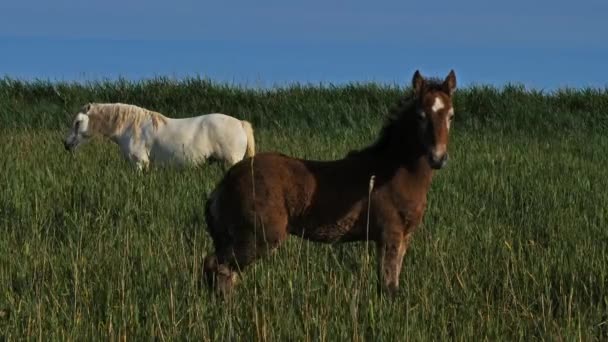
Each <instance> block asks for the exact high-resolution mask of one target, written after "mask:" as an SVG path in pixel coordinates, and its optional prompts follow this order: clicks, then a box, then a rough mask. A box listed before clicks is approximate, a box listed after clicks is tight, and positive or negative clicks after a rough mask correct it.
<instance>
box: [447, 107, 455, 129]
mask: <svg viewBox="0 0 608 342" xmlns="http://www.w3.org/2000/svg"><path fill="white" fill-rule="evenodd" d="M452 116H454V108H450V110H448V116H446V117H445V122H446V125H447V126H448V131H449V130H450V124H451V123H452V121H451V120H450V117H452Z"/></svg>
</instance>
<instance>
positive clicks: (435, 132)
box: [412, 70, 456, 169]
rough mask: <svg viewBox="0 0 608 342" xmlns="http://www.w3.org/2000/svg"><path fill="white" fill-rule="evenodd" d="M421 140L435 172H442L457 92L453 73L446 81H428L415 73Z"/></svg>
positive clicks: (416, 102) (446, 157)
mask: <svg viewBox="0 0 608 342" xmlns="http://www.w3.org/2000/svg"><path fill="white" fill-rule="evenodd" d="M412 88H413V89H414V98H415V107H416V111H415V116H416V119H415V121H416V127H417V131H418V138H419V139H420V141H421V142H422V148H423V150H424V153H425V154H426V155H427V157H428V161H429V164H430V166H431V167H432V168H434V169H441V168H442V167H443V166H444V165H445V164H446V162H447V160H448V150H447V148H448V136H449V131H450V123H451V121H452V118H453V117H454V107H453V106H452V95H453V94H454V91H455V90H456V74H455V73H454V70H452V71H450V73H449V74H448V76H447V77H446V78H445V80H443V81H436V80H427V79H425V78H424V77H422V75H421V74H420V72H419V71H417V70H416V73H414V77H413V78H412Z"/></svg>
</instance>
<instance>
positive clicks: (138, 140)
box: [64, 103, 255, 170]
mask: <svg viewBox="0 0 608 342" xmlns="http://www.w3.org/2000/svg"><path fill="white" fill-rule="evenodd" d="M95 135H101V136H105V137H108V138H110V139H111V140H112V141H114V142H115V143H117V144H118V146H120V150H121V151H122V154H123V155H124V157H125V158H127V159H128V160H130V161H131V162H132V163H133V164H135V166H136V167H137V169H138V170H143V169H147V168H148V166H149V163H150V162H152V163H154V164H157V163H158V164H174V165H180V166H185V165H197V164H200V163H202V162H204V161H205V160H206V159H208V158H214V159H218V160H223V161H225V162H227V163H228V164H229V165H233V164H236V163H237V162H238V161H240V160H241V159H243V158H244V157H251V156H253V155H254V154H255V142H254V138H253V128H252V127H251V124H250V123H249V122H247V121H244V120H238V119H236V118H233V117H231V116H228V115H225V114H219V113H216V114H207V115H201V116H197V117H191V118H185V119H172V118H168V117H166V116H164V115H162V114H160V113H157V112H153V111H150V110H147V109H145V108H141V107H137V106H134V105H128V104H122V103H89V104H87V105H85V106H84V107H83V108H82V109H81V110H80V111H79V112H78V113H77V114H76V116H75V118H74V122H73V125H72V129H71V131H70V133H69V135H68V136H67V137H66V139H65V142H64V145H65V148H66V149H67V150H69V151H72V150H74V149H75V148H76V147H77V146H78V145H80V144H82V143H83V142H86V141H87V140H89V138H91V137H92V136H95Z"/></svg>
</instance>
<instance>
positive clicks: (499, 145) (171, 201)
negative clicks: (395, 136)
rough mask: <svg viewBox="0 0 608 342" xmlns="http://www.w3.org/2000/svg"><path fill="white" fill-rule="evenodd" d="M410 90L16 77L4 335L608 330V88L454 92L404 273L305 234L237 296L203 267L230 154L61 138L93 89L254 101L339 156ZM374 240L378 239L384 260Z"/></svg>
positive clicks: (8, 114) (3, 203) (278, 131)
mask: <svg viewBox="0 0 608 342" xmlns="http://www.w3.org/2000/svg"><path fill="white" fill-rule="evenodd" d="M403 91H405V90H404V89H400V88H397V87H385V86H378V85H374V84H364V85H357V84H353V85H348V86H340V87H332V86H308V85H306V86H299V85H295V86H291V87H288V88H277V89H271V90H252V89H241V88H237V87H232V86H226V85H220V84H214V83H212V82H209V81H207V80H201V79H187V80H180V81H174V80H170V79H156V80H150V81H144V82H136V83H133V82H127V81H118V82H101V83H91V84H84V85H83V84H63V83H48V82H33V83H24V82H19V81H14V80H9V79H4V80H3V81H1V82H0V189H1V190H0V285H2V287H1V289H2V291H1V292H0V336H1V337H2V338H5V339H9V340H12V339H21V338H35V339H44V340H49V339H61V340H65V339H73V340H90V339H99V338H100V337H101V338H108V337H109V338H112V339H116V338H123V337H127V338H130V339H149V338H150V337H151V336H154V337H155V338H157V339H161V340H162V339H181V338H191V339H203V340H227V339H232V340H235V339H238V340H242V339H247V340H249V339H262V340H266V339H268V340H280V339H289V340H295V339H298V340H300V339H306V340H318V339H321V340H346V339H354V340H362V339H367V340H431V339H432V340H445V339H458V340H477V339H481V338H487V339H491V340H530V339H549V340H574V339H582V340H594V339H597V340H605V339H606V338H608V293H607V290H606V289H607V288H608V252H607V251H606V245H607V244H608V230H606V227H607V224H608V211H607V209H606V208H607V204H608V191H606V189H608V180H607V177H606V165H608V157H607V155H606V151H608V137H607V135H606V132H607V130H608V125H607V122H608V121H607V120H606V111H605V108H608V107H607V106H606V105H607V104H608V92H607V91H605V90H593V89H588V90H563V91H559V92H555V93H542V92H539V91H529V90H525V89H522V88H521V87H517V86H508V87H504V88H501V89H496V88H491V87H475V88H467V89H462V90H460V91H459V92H458V93H457V97H456V100H455V101H456V112H457V114H456V115H457V118H456V121H455V123H454V125H453V135H452V138H451V143H450V154H451V156H450V162H449V165H448V166H447V168H446V169H445V170H442V171H439V172H437V174H436V177H435V180H434V183H433V186H432V189H431V193H430V194H429V208H428V211H427V213H426V216H425V220H424V224H423V225H422V226H421V227H420V229H419V231H417V232H416V234H415V235H414V240H413V242H412V245H411V248H410V250H409V252H408V254H407V255H406V258H405V261H404V267H403V272H402V275H401V289H400V290H399V293H398V296H397V298H396V299H395V300H393V301H390V300H387V299H386V298H384V297H382V296H379V295H378V294H377V293H376V288H375V287H376V281H377V279H376V275H375V259H374V257H375V255H374V253H375V252H374V251H373V250H370V251H366V249H365V244H348V245H337V246H328V245H320V244H315V243H309V242H306V241H302V240H299V239H297V238H292V239H290V240H289V241H288V242H287V243H286V244H285V245H284V246H283V247H282V248H281V249H280V250H279V252H278V253H277V254H275V255H273V256H272V257H270V258H268V259H265V260H264V261H262V262H259V263H257V264H256V265H255V266H254V267H252V268H251V269H249V270H248V271H247V272H246V273H245V275H244V279H243V282H242V283H241V284H239V287H238V290H237V293H236V294H235V296H234V297H233V298H232V299H231V300H229V301H226V302H224V301H221V300H218V299H217V298H215V297H214V296H211V295H210V294H209V293H208V292H207V291H206V289H205V288H204V287H201V286H200V278H201V259H202V256H203V255H204V254H206V253H207V252H208V251H210V250H211V248H212V246H211V243H210V239H209V237H208V236H207V234H206V232H205V221H204V218H203V206H204V203H205V201H206V199H207V196H208V194H209V193H210V191H211V190H212V189H213V187H214V186H215V184H216V183H217V182H218V181H219V179H220V178H221V176H222V174H223V172H224V171H225V168H224V167H223V166H222V165H218V164H211V165H204V166H202V167H200V168H193V169H187V170H174V169H152V170H151V171H150V172H148V173H145V174H138V173H137V172H135V171H134V170H133V169H132V168H131V167H130V166H129V164H128V163H127V162H126V161H124V160H122V159H121V157H120V155H119V153H118V149H117V147H116V146H114V145H112V144H111V143H109V142H107V141H103V140H101V139H96V140H94V141H92V142H91V143H90V144H88V145H86V146H84V147H83V148H82V149H81V150H80V151H78V153H77V154H76V155H75V156H71V155H69V154H68V153H65V151H63V146H62V141H61V140H62V138H63V136H64V134H65V133H66V130H67V125H68V124H69V121H70V119H71V116H72V115H73V113H74V112H75V111H76V110H77V109H78V108H79V107H80V106H81V105H82V104H84V103H86V102H89V101H96V102H105V101H108V102H115V101H119V102H127V103H135V104H138V105H142V106H145V107H147V108H150V109H155V110H158V111H161V112H163V113H165V114H167V115H169V116H188V115H194V114H203V113H207V112H215V111H219V112H226V113H229V114H232V115H235V116H237V117H240V118H246V119H249V120H251V121H252V122H253V123H254V125H255V129H256V139H257V143H258V150H259V151H266V150H275V151H281V152H283V153H287V154H290V155H294V156H298V157H306V158H314V159H335V158H340V157H342V156H343V155H345V154H346V153H347V152H348V151H349V150H351V149H355V148H360V147H362V146H364V145H366V144H368V143H370V142H371V141H373V139H374V137H375V135H376V133H377V131H378V129H379V128H380V127H381V125H382V123H383V120H384V114H386V112H387V110H388V109H389V108H390V107H391V105H392V104H393V103H394V101H395V100H396V99H397V98H398V96H399V95H400V94H401V93H402V92H403ZM367 253H369V260H370V261H369V262H368V257H367Z"/></svg>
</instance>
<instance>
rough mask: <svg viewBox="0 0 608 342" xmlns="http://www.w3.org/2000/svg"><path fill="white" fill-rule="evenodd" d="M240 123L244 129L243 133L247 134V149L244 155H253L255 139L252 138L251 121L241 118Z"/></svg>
mask: <svg viewBox="0 0 608 342" xmlns="http://www.w3.org/2000/svg"><path fill="white" fill-rule="evenodd" d="M241 125H242V126H243V129H244V130H245V135H247V150H246V151H245V156H244V157H253V156H254V155H255V139H254V138H253V127H251V123H249V121H246V120H241Z"/></svg>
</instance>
